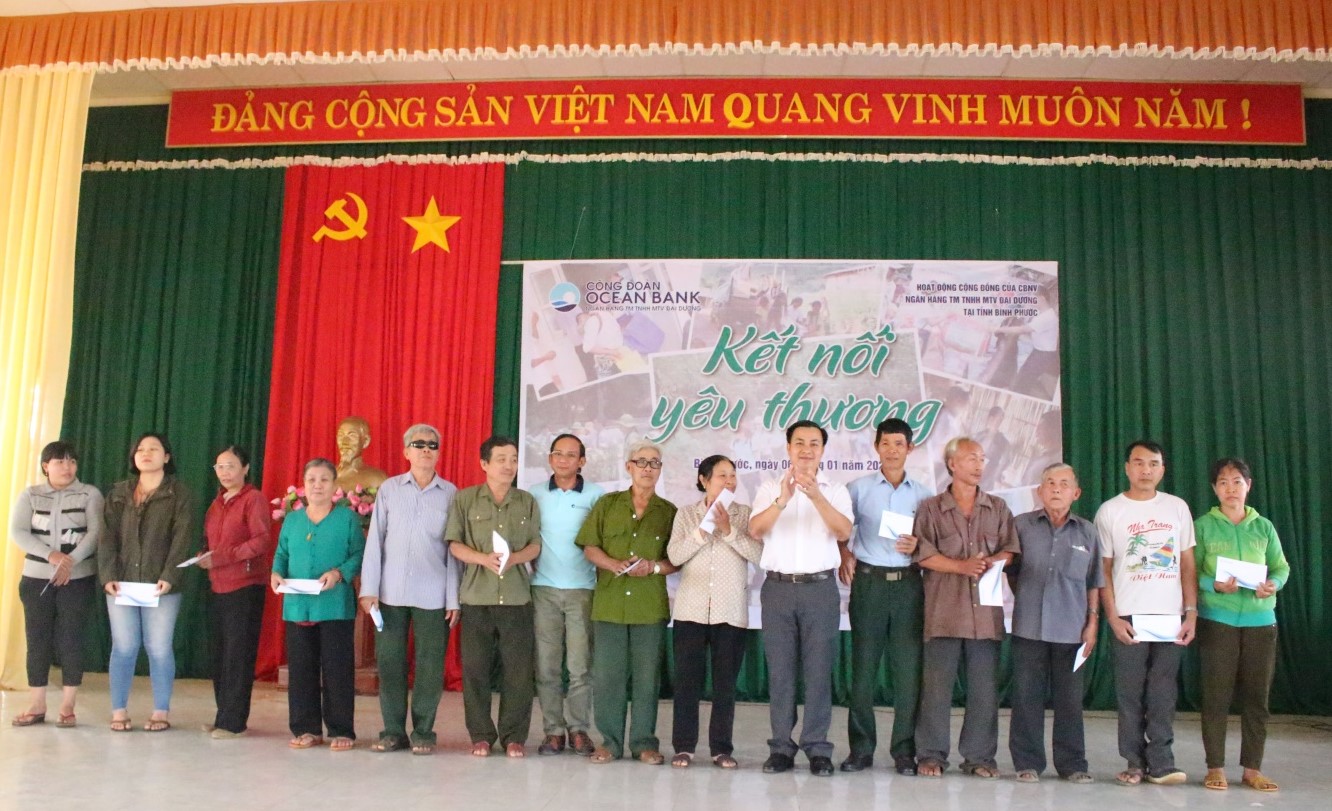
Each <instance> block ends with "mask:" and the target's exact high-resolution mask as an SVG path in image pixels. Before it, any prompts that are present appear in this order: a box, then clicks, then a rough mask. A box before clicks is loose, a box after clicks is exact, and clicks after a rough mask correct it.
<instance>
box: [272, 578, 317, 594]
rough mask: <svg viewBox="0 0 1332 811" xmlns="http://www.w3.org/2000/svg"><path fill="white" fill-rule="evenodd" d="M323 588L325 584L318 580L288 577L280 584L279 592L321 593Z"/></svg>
mask: <svg viewBox="0 0 1332 811" xmlns="http://www.w3.org/2000/svg"><path fill="white" fill-rule="evenodd" d="M322 589H323V584H322V583H320V582H319V581H318V580H308V579H307V580H302V579H300V578H291V577H289V578H287V579H286V580H283V581H282V585H280V586H278V594H319V593H321V591H322Z"/></svg>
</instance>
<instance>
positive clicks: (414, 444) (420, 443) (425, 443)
mask: <svg viewBox="0 0 1332 811" xmlns="http://www.w3.org/2000/svg"><path fill="white" fill-rule="evenodd" d="M407 447H409V448H416V449H417V450H418V451H423V450H425V449H426V448H429V449H430V450H432V451H437V450H439V443H438V442H436V441H434V440H433V439H413V440H412V441H411V442H408V443H407Z"/></svg>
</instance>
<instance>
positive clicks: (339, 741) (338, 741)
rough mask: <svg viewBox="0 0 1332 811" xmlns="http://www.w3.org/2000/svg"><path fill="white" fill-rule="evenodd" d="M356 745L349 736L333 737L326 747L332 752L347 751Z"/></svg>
mask: <svg viewBox="0 0 1332 811" xmlns="http://www.w3.org/2000/svg"><path fill="white" fill-rule="evenodd" d="M355 747H356V741H354V740H352V739H351V738H334V739H333V740H332V741H330V742H329V744H328V748H329V750H330V751H333V752H349V751H351V750H352V749H354V748H355Z"/></svg>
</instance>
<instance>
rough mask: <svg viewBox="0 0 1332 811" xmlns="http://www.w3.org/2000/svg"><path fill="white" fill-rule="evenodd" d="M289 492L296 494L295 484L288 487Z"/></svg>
mask: <svg viewBox="0 0 1332 811" xmlns="http://www.w3.org/2000/svg"><path fill="white" fill-rule="evenodd" d="M287 492H288V493H294V492H296V485H294V484H289V485H287Z"/></svg>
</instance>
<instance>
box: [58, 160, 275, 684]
mask: <svg viewBox="0 0 1332 811" xmlns="http://www.w3.org/2000/svg"><path fill="white" fill-rule="evenodd" d="M281 224H282V172H281V171H280V170H276V171H273V170H266V171H223V170H219V171H195V172H131V173H95V172H94V173H86V174H84V176H83V189H82V200H81V203H80V211H79V243H78V251H77V259H76V270H75V273H76V275H75V291H74V338H73V350H72V352H71V357H70V376H69V387H68V392H67V397H66V400H65V417H64V428H63V436H64V437H66V438H68V439H70V440H72V441H73V442H74V443H75V445H76V446H77V447H78V448H79V452H80V459H79V474H80V476H81V477H82V478H83V480H84V481H88V482H92V483H94V484H97V485H98V486H100V487H102V488H103V489H104V490H105V489H106V488H108V487H109V486H110V484H111V483H112V482H115V481H117V480H119V479H123V478H125V477H126V476H127V475H128V472H129V468H128V464H129V447H130V443H131V442H133V441H134V439H135V438H137V436H138V435H139V434H140V433H142V432H144V431H151V430H156V431H162V432H164V433H165V434H166V435H167V437H168V438H169V439H170V440H171V442H172V445H173V450H174V451H175V454H174V460H175V462H176V468H177V475H178V476H179V477H180V479H181V480H182V481H183V482H185V484H187V485H188V486H189V487H190V488H191V489H192V490H193V491H194V493H195V494H196V497H197V500H198V510H197V516H196V519H197V520H196V527H197V533H196V535H197V538H198V539H199V540H198V541H196V546H197V545H200V544H202V538H203V523H202V522H203V514H204V510H205V509H206V508H207V506H208V504H209V503H210V502H211V501H212V499H213V497H214V495H215V494H216V492H217V479H216V478H215V477H214V476H213V471H212V469H211V468H212V464H213V460H214V458H215V455H216V453H217V452H218V451H219V450H220V449H221V448H223V447H225V446H226V445H228V444H231V443H236V444H239V445H241V446H243V447H245V448H247V449H249V451H250V454H251V462H250V480H251V481H253V482H258V481H259V480H260V478H261V471H262V469H263V459H262V458H261V457H262V453H263V446H264V441H263V440H264V426H265V423H266V413H267V408H268V378H269V368H270V367H269V358H270V356H271V355H272V351H273V345H272V344H273V310H274V294H275V290H276V284H277V266H278V235H279V232H280V230H281ZM183 593H184V603H183V605H182V606H181V613H180V617H179V619H178V620H177V629H176V665H177V669H178V673H179V675H181V676H182V677H198V676H206V675H208V674H209V672H210V670H211V667H212V666H211V663H210V654H209V647H208V646H209V633H208V628H209V624H208V621H207V602H208V594H209V589H208V580H207V576H206V575H205V574H204V573H203V572H202V571H201V570H199V569H198V568H195V567H191V568H190V569H189V571H188V574H187V576H186V579H185V581H184V584H183ZM97 604H98V608H97V609H96V615H95V616H96V618H97V619H96V621H95V622H94V623H93V625H92V628H91V629H90V631H89V634H88V647H87V656H88V658H87V662H88V665H89V666H90V667H91V668H93V669H101V668H105V667H106V662H107V657H108V655H109V654H110V650H111V638H110V629H109V627H108V625H107V620H106V603H105V601H103V600H98V601H97ZM145 662H146V660H143V659H141V661H140V666H141V668H142V667H143V666H144V665H145ZM141 672H146V670H141Z"/></svg>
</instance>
